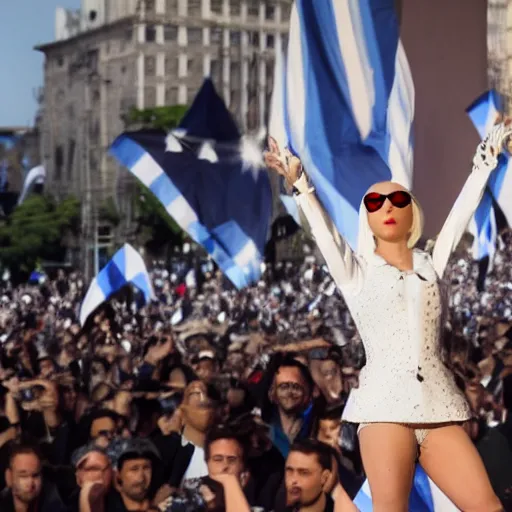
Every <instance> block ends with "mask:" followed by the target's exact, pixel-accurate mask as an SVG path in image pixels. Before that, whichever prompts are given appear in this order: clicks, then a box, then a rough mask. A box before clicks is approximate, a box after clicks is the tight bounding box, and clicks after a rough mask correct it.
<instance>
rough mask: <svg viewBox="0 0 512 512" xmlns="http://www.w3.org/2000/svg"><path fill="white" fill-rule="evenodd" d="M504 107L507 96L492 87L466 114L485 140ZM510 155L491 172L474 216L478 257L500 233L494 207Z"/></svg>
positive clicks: (501, 158)
mask: <svg viewBox="0 0 512 512" xmlns="http://www.w3.org/2000/svg"><path fill="white" fill-rule="evenodd" d="M502 107H503V99H502V97H501V96H500V94H499V93H498V92H497V91H496V90H494V89H491V90H490V91H487V92H485V93H484V94H482V95H481V96H479V97H478V98H477V99H476V100H475V101H474V102H473V103H472V104H471V105H470V106H469V107H468V108H467V109H466V113H467V114H468V116H469V118H470V119H471V121H472V122H473V125H474V126H475V128H476V130H477V131H478V134H479V135H480V137H481V138H482V139H483V138H485V137H486V136H487V134H488V132H489V130H490V129H491V128H492V127H493V125H494V124H495V123H496V121H497V119H498V116H499V115H500V113H501V111H502ZM509 165H510V155H509V154H508V153H502V154H500V156H499V158H498V165H497V167H496V169H494V171H493V172H492V173H491V175H490V177H489V181H488V184H487V188H486V190H485V192H484V195H483V197H482V199H481V201H480V204H479V205H478V208H477V210H476V212H475V215H474V219H475V224H476V238H477V241H476V244H475V247H476V254H475V257H476V258H477V259H481V258H484V257H486V256H491V252H492V251H493V247H494V245H495V243H496V240H495V238H496V233H495V232H494V231H495V230H494V227H493V223H492V219H491V217H492V216H494V215H495V212H494V207H493V198H494V200H495V201H497V202H498V204H499V202H500V194H501V192H502V187H503V183H504V181H505V177H506V173H507V172H508V170H509Z"/></svg>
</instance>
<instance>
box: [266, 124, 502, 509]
mask: <svg viewBox="0 0 512 512" xmlns="http://www.w3.org/2000/svg"><path fill="white" fill-rule="evenodd" d="M511 133H512V130H511V129H510V127H509V126H508V124H507V125H505V124H499V125H497V126H495V127H494V128H493V129H492V131H491V132H490V134H489V136H488V137H487V139H486V140H485V141H484V142H482V143H481V144H480V145H479V146H478V150H477V152H476V155H475V157H474V160H473V171H472V173H471V175H470V176H469V178H468V180H467V182H466V184H465V185H464V188H463V190H462V192H461V194H460V196H459V198H458V199H457V201H456V203H455V205H454V206H453V208H452V210H451V212H450V214H449V216H448V219H447V220H446V222H445V224H444V226H443V228H442V230H441V232H440V234H439V237H438V239H437V242H436V245H435V248H434V250H433V254H432V257H431V256H430V255H429V254H428V253H426V252H423V251H420V250H418V249H415V245H416V243H417V242H418V240H419V239H420V237H421V234H422V228H423V214H422V210H421V207H420V205H419V203H418V201H417V200H416V198H415V197H414V196H413V195H412V194H411V192H410V191H408V190H407V189H406V188H404V187H403V186H401V185H399V184H397V183H392V182H384V183H377V184H375V185H374V186H372V187H371V188H370V190H368V192H367V193H366V194H365V196H364V198H363V201H362V203H361V207H360V210H359V232H358V250H357V251H353V250H352V249H351V248H350V247H349V245H348V244H347V243H346V242H345V240H343V238H342V237H341V236H340V235H339V233H338V232H337V230H336V228H335V227H334V224H333V223H332V221H331V220H330V219H329V217H328V216H327V214H326V212H325V211H324V209H323V207H322V206H321V204H320V203H319V201H318V199H317V198H316V196H315V193H314V188H313V187H312V186H311V185H310V183H308V179H307V176H306V175H305V173H304V172H303V169H302V166H301V163H300V161H299V159H298V158H296V157H292V156H291V155H290V154H289V153H288V152H286V154H285V155H282V154H281V153H280V150H279V148H278V146H277V143H276V142H275V141H274V140H273V139H270V142H269V149H270V150H269V151H268V152H267V153H266V154H265V161H266V164H267V166H268V167H269V168H271V169H273V170H275V171H276V172H278V173H279V174H281V175H282V176H284V178H285V179H286V181H287V182H288V184H289V185H290V186H292V187H293V188H294V191H295V196H296V199H297V202H298V204H299V206H300V208H301V209H302V211H303V213H304V215H305V217H306V219H307V221H308V223H309V225H310V228H311V232H312V234H313V236H314V237H315V239H316V243H317V245H318V247H319V249H320V251H321V252H322V254H323V256H324V258H325V260H326V263H327V266H328V267H329V271H330V273H331V275H332V278H333V279H334V281H335V282H336V284H337V286H338V287H339V289H340V290H341V292H342V293H343V296H344V298H345V300H346V303H347V305H348V307H349V309H350V311H351V313H352V316H353V318H354V321H355V322H356V324H357V327H358V330H359V333H360V335H361V338H362V341H363V344H364V347H365V351H366V366H365V367H364V368H363V369H362V370H361V374H360V379H359V388H358V389H354V390H352V392H351V394H350V397H349V399H348V402H347V405H346V407H345V410H344V413H343V420H344V421H347V422H351V423H357V424H359V428H358V432H359V441H360V446H361V455H362V459H363V465H364V469H365V472H366V475H367V477H368V482H369V485H370V490H371V493H372V501H373V507H374V508H373V510H374V511H375V512H388V511H389V512H406V511H407V507H408V499H409V493H410V490H411V486H412V481H413V474H414V467H415V462H416V460H418V459H419V462H420V464H421V465H422V466H423V468H424V469H425V471H426V472H427V474H428V475H429V477H430V478H431V479H432V480H433V481H434V482H435V483H436V484H437V485H438V487H439V488H440V489H441V490H442V491H443V492H444V493H445V494H446V495H447V496H448V497H449V498H450V499H451V500H452V501H453V503H454V504H455V505H456V506H457V507H458V508H459V509H460V510H464V511H465V512H473V511H474V512H484V511H485V512H498V511H501V510H503V508H502V505H501V503H500V501H499V499H498V498H497V497H496V495H495V494H494V491H493V489H492V487H491V484H490V482H489V479H488V476H487V474H486V471H485V468H484V466H483V464H482V461H481V460H480V457H479V455H478V453H477V451H476V449H475V448H474V446H473V444H472V442H471V440H470V439H469V437H468V436H467V434H466V433H465V431H464V429H463V428H462V424H463V422H465V421H466V420H468V419H469V417H470V409H469V406H468V404H467V402H466V400H465V398H464V396H463V395H462V393H461V392H460V391H459V390H458V388H457V387H456V385H455V381H454V378H453V375H452V374H451V372H450V371H449V370H448V369H447V368H446V366H445V365H444V364H443V362H442V360H441V350H440V339H441V330H442V326H443V323H444V322H443V313H444V311H445V308H446V303H445V300H443V286H442V278H443V273H444V269H445V266H446V264H447V262H448V258H449V256H450V254H451V252H452V251H453V249H454V248H455V247H456V245H457V243H458V242H459V240H460V237H461V236H462V234H463V232H464V231H465V229H466V226H467V224H468V222H469V220H470V218H471V216H472V215H473V213H474V211H475V210H476V208H477V206H478V203H479V201H480V199H481V197H482V194H483V191H484V188H485V186H486V183H487V180H488V178H489V175H490V173H491V172H492V170H493V169H494V168H495V167H496V165H497V162H498V155H499V152H500V151H501V148H502V147H503V144H504V142H505V141H506V139H507V138H508V137H509V136H510V135H511Z"/></svg>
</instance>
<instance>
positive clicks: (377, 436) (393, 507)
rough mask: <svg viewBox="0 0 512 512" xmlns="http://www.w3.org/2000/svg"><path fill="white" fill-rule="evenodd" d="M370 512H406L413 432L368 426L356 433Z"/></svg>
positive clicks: (414, 451)
mask: <svg viewBox="0 0 512 512" xmlns="http://www.w3.org/2000/svg"><path fill="white" fill-rule="evenodd" d="M359 444H360V447H361V456H362V459H363V466H364V470H365V472H366V476H367V477H368V483H369V485H370V491H371V493H372V502H373V511H374V512H407V510H408V504H409V494H410V492H411V486H412V480H413V477H414V466H415V460H416V454H417V443H416V439H415V437H414V431H413V430H412V429H411V428H408V427H406V426H403V425H398V424H394V423H370V424H368V425H366V426H365V427H364V428H362V429H361V431H360V432H359Z"/></svg>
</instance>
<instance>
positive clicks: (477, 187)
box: [432, 127, 501, 277]
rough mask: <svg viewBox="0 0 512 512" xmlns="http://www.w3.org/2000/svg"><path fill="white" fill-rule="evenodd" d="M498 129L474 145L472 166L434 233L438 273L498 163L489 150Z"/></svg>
mask: <svg viewBox="0 0 512 512" xmlns="http://www.w3.org/2000/svg"><path fill="white" fill-rule="evenodd" d="M499 129H500V127H495V129H493V131H491V133H490V135H489V137H488V138H487V139H486V140H484V141H483V142H481V143H480V145H479V146H478V148H477V151H476V154H475V157H474V159H473V170H472V172H471V174H470V175H469V177H468V179H467V180H466V183H465V184H464V187H463V188H462V191H461V193H460V194H459V197H458V198H457V200H456V201H455V204H454V205H453V207H452V209H451V211H450V213H449V215H448V218H447V219H446V221H445V223H444V225H443V227H442V229H441V232H440V233H439V236H438V237H437V240H436V244H435V246H434V252H433V254H432V259H433V263H434V268H435V270H436V272H437V275H438V276H439V277H443V273H444V270H445V268H446V264H447V263H448V259H449V258H450V255H451V253H452V252H453V250H454V249H455V248H456V247H457V244H458V243H459V241H460V239H461V237H462V235H463V234H464V231H465V230H466V228H467V226H468V224H469V221H470V220H471V217H472V216H473V214H474V213H475V211H476V209H477V208H478V205H479V204H480V200H481V199H482V196H483V193H484V190H485V187H486V185H487V181H488V180H489V176H490V175H491V172H492V171H493V170H494V168H495V167H496V165H497V164H498V158H497V155H496V156H495V155H493V154H492V153H491V152H490V147H491V145H492V146H493V147H500V146H499V144H501V139H500V132H499ZM489 138H490V141H489ZM497 141H498V142H497Z"/></svg>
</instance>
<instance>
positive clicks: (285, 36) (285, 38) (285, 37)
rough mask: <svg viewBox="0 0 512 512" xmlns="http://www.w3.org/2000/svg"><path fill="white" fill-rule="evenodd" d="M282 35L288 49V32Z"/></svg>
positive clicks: (284, 46)
mask: <svg viewBox="0 0 512 512" xmlns="http://www.w3.org/2000/svg"><path fill="white" fill-rule="evenodd" d="M281 37H282V40H283V48H284V49H285V50H286V49H287V48H288V34H283V35H282V36H281Z"/></svg>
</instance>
